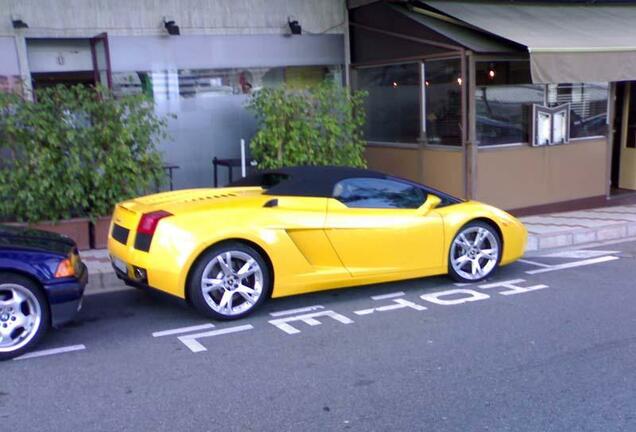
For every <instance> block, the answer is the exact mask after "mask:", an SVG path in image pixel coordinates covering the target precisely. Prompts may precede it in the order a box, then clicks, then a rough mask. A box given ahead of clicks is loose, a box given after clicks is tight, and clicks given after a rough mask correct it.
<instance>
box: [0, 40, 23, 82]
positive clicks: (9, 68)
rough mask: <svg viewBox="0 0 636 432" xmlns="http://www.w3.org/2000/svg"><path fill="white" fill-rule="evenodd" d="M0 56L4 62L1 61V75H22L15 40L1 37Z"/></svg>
mask: <svg viewBox="0 0 636 432" xmlns="http://www.w3.org/2000/svg"><path fill="white" fill-rule="evenodd" d="M0 54H1V55H2V60H0V75H5V76H11V75H20V65H19V64H18V52H17V50H16V45H15V38H13V37H10V36H6V37H1V36H0Z"/></svg>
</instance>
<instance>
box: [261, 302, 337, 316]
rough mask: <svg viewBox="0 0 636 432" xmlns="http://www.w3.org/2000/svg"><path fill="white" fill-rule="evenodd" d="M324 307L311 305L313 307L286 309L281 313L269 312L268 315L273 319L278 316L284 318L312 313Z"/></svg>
mask: <svg viewBox="0 0 636 432" xmlns="http://www.w3.org/2000/svg"><path fill="white" fill-rule="evenodd" d="M324 308H325V307H324V306H322V305H313V306H307V307H304V308H297V309H287V310H282V311H278V312H270V313H269V314H270V315H271V316H273V317H279V316H284V315H294V314H297V313H302V312H312V311H315V310H318V309H324Z"/></svg>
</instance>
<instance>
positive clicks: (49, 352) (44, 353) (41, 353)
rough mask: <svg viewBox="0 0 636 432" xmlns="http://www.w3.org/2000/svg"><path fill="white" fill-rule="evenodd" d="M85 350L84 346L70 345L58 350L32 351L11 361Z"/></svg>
mask: <svg viewBox="0 0 636 432" xmlns="http://www.w3.org/2000/svg"><path fill="white" fill-rule="evenodd" d="M85 349H86V347H85V346H84V345H70V346H65V347H60V348H52V349H47V350H41V351H32V352H30V353H27V354H23V355H21V356H20V357H16V358H14V359H13V360H26V359H31V358H37V357H45V356H50V355H55V354H63V353H67V352H72V351H82V350H85Z"/></svg>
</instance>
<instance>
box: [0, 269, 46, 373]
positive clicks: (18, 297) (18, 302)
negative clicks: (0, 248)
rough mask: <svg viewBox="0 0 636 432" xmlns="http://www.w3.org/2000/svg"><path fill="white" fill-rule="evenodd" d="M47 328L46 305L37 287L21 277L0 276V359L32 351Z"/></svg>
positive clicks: (43, 296)
mask: <svg viewBox="0 0 636 432" xmlns="http://www.w3.org/2000/svg"><path fill="white" fill-rule="evenodd" d="M48 328H49V309H48V303H47V301H46V297H45V295H44V293H43V292H42V290H41V289H40V287H39V286H38V285H37V284H35V283H34V282H33V281H31V280H30V279H27V278H25V277H23V276H19V275H14V274H10V273H9V274H7V273H0V360H7V359H10V358H14V357H17V356H19V355H21V354H23V353H24V352H26V351H28V350H29V349H31V348H33V346H35V345H36V344H37V343H38V341H39V340H40V338H41V337H42V336H43V335H44V334H45V333H46V331H47V330H48Z"/></svg>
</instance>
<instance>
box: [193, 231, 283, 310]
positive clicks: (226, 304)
mask: <svg viewBox="0 0 636 432" xmlns="http://www.w3.org/2000/svg"><path fill="white" fill-rule="evenodd" d="M271 283H272V279H271V275H270V271H269V267H268V266H267V264H266V262H265V260H264V259H263V257H262V256H261V255H260V254H259V253H258V252H257V251H256V250H254V249H253V248H251V247H249V246H247V245H245V244H243V243H237V242H236V243H235V242H232V243H226V244H224V245H220V246H217V247H214V248H212V249H210V250H209V251H208V252H206V253H205V254H203V255H202V256H201V258H200V259H199V260H198V261H197V264H196V265H195V267H194V269H193V272H192V276H191V277H190V283H189V287H188V290H189V297H190V301H191V302H192V304H193V305H194V307H195V308H196V309H197V310H199V311H200V312H201V313H203V314H204V315H207V316H209V317H212V318H215V319H220V320H234V319H239V318H243V317H244V316H247V315H249V314H250V313H252V311H254V309H256V308H257V307H258V306H259V305H260V304H261V303H262V302H263V301H264V300H265V298H266V297H267V295H268V294H269V291H270V288H271Z"/></svg>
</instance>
